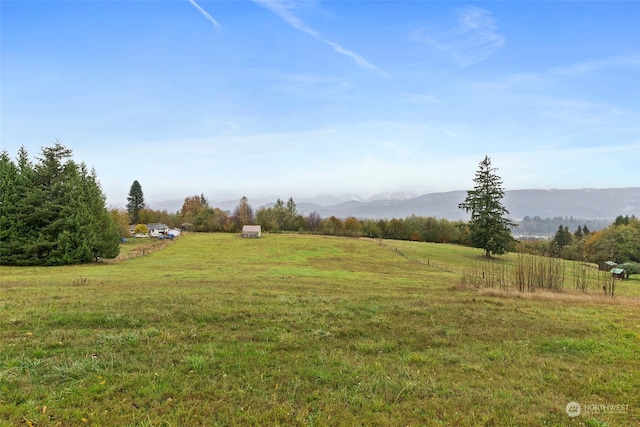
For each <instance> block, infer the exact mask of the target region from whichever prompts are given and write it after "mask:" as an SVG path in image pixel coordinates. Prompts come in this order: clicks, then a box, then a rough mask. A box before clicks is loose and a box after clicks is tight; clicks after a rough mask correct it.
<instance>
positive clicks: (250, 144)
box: [0, 0, 640, 207]
mask: <svg viewBox="0 0 640 427" xmlns="http://www.w3.org/2000/svg"><path fill="white" fill-rule="evenodd" d="M0 19H1V27H0V28H1V29H0V31H1V34H0V36H1V38H0V43H1V45H0V55H1V56H0V60H1V76H0V91H1V92H0V100H1V111H0V119H1V134H0V137H1V147H2V149H3V150H7V151H8V152H9V153H10V154H11V155H12V156H15V155H16V153H17V150H18V148H19V147H20V146H21V145H24V146H25V147H26V148H27V150H28V151H29V153H31V155H32V156H34V157H35V156H36V155H38V153H39V151H40V148H41V147H43V146H49V145H51V144H53V142H54V141H55V140H56V139H58V140H60V142H62V143H63V144H64V145H66V146H68V147H69V148H71V149H73V151H74V153H75V155H74V158H75V159H76V160H81V161H84V162H85V163H87V165H88V166H89V167H94V168H95V169H96V171H97V173H98V177H99V178H100V181H101V183H102V187H103V189H104V191H105V193H106V194H107V198H108V203H109V204H111V205H123V204H124V203H125V201H126V197H127V194H128V191H129V188H130V186H131V183H132V182H133V180H138V181H139V182H140V183H141V185H142V188H143V191H144V193H145V197H146V200H147V201H148V204H149V205H151V207H153V204H154V202H160V201H163V200H170V199H184V198H185V197H187V196H190V195H193V194H200V193H204V194H205V195H206V196H208V198H209V199H210V200H228V199H239V198H240V197H241V196H243V195H246V196H248V197H249V199H250V201H251V200H252V198H254V199H256V198H272V200H275V197H280V198H283V199H286V198H288V197H290V196H292V197H294V199H300V198H305V197H310V196H313V195H315V194H318V193H331V194H335V195H357V196H359V197H362V198H367V197H371V196H373V195H376V194H380V193H395V192H404V193H405V194H407V195H419V194H423V193H428V192H438V191H450V190H465V189H470V188H472V185H473V183H472V179H473V177H474V173H475V171H476V169H477V165H478V163H479V162H480V161H481V160H482V159H483V158H484V155H485V154H486V155H489V156H490V157H491V158H492V161H493V165H494V166H495V167H497V168H499V169H498V174H499V175H500V176H501V177H502V179H503V181H504V187H505V188H506V189H508V190H509V189H524V188H586V187H594V188H606V187H629V186H640V174H639V173H638V167H639V165H640V163H639V160H640V2H637V1H603V2H599V1H585V2H581V1H565V2H563V1H535V2H522V1H496V2H455V1H419V0H417V1H298V0H256V1H240V0H237V1H234V0H228V1H206V0H172V1H153V0H147V1H145V0H140V1H82V0H76V1H55V0H49V1H43V0H41V1H29V0H20V1H11V0H2V1H0Z"/></svg>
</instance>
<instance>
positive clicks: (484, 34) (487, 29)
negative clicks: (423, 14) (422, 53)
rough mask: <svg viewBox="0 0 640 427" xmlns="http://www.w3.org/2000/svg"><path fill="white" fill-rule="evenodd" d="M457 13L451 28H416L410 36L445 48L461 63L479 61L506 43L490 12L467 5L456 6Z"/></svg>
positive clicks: (470, 63) (468, 63) (441, 49)
mask: <svg viewBox="0 0 640 427" xmlns="http://www.w3.org/2000/svg"><path fill="white" fill-rule="evenodd" d="M457 15H458V23H457V25H456V26H455V27H454V28H451V29H449V30H446V31H442V32H439V33H437V34H434V33H432V32H431V31H428V30H426V29H419V30H416V31H414V32H413V33H412V34H411V38H412V39H414V40H416V41H420V42H423V43H426V44H428V45H431V46H433V47H435V48H436V49H437V50H439V51H441V52H444V53H445V54H447V55H449V56H450V58H451V59H452V60H453V61H454V62H455V63H457V64H458V65H459V66H460V67H468V66H471V65H474V64H477V63H479V62H482V61H484V60H486V59H487V58H489V56H491V55H492V54H493V53H495V52H496V51H498V50H500V49H501V48H502V47H503V46H504V45H505V38H504V37H503V36H502V35H500V34H498V32H497V25H496V21H495V19H494V18H493V16H492V15H491V13H490V12H488V11H486V10H485V9H482V8H479V7H476V6H467V7H464V8H461V9H458V10H457Z"/></svg>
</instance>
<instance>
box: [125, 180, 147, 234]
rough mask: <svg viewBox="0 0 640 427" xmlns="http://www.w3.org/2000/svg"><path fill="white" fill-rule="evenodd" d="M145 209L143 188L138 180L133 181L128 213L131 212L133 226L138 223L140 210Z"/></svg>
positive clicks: (128, 200)
mask: <svg viewBox="0 0 640 427" xmlns="http://www.w3.org/2000/svg"><path fill="white" fill-rule="evenodd" d="M144 207H145V204H144V194H143V193H142V186H141V185H140V183H139V182H138V181H137V180H135V181H133V184H131V189H130V190H129V197H127V212H129V218H131V224H137V223H138V221H139V215H140V210H141V209H142V208H144Z"/></svg>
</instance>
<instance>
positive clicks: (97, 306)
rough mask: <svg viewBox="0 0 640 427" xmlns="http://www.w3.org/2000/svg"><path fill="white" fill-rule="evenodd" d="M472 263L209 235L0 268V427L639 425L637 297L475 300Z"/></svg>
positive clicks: (635, 287)
mask: <svg viewBox="0 0 640 427" xmlns="http://www.w3.org/2000/svg"><path fill="white" fill-rule="evenodd" d="M154 245H161V247H154ZM482 253H483V252H482V251H481V250H477V249H471V248H465V247H459V246H452V245H443V244H427V243H418V242H398V241H384V242H380V241H374V240H366V239H349V238H338V237H322V236H309V235H298V234H267V235H265V236H264V237H263V238H260V239H242V238H240V237H239V236H238V235H234V234H220V233H215V234H213V233H207V234H186V235H183V236H182V237H180V238H179V239H176V240H175V241H173V242H162V243H161V242H156V243H153V244H151V243H149V242H146V241H145V242H143V241H142V240H141V241H131V242H128V243H125V244H123V248H122V251H121V259H119V260H113V261H105V262H101V263H97V264H89V265H78V266H68V267H21V268H18V267H0V337H1V340H0V425H9V426H13V425H15V426H78V425H87V426H90V425H96V426H195V425H207V426H209V425H211V426H213V425H220V426H233V425H238V426H240V425H242V426H244V425H313V426H334V425H338V426H342V425H344V426H353V425H371V426H376V425H377V426H396V425H397V426H418V425H426V426H431V425H434V426H448V425H451V426H479V425H491V426H529V425H531V426H533V425H536V426H537V425H548V426H563V425H569V426H578V425H586V426H605V425H606V426H612V427H613V426H634V425H640V362H639V360H640V280H638V278H636V276H632V278H631V280H628V281H624V282H621V284H620V285H619V288H618V292H617V293H616V297H614V298H611V297H605V296H604V295H600V294H596V293H589V294H584V293H581V292H576V291H567V292H564V293H561V294H560V293H552V292H549V293H543V292H534V293H518V292H516V291H509V292H505V291H503V290H501V289H485V288H481V289H477V288H475V287H474V286H470V285H469V284H464V283H463V282H464V280H463V279H464V277H465V274H467V273H465V272H467V271H470V270H471V271H479V269H482V265H483V263H484V261H482V260H481V258H480V255H482ZM515 257H516V255H515V254H511V255H508V256H505V257H499V259H498V260H497V261H492V262H493V263H503V264H505V265H508V264H509V263H514V262H515ZM478 266H480V267H478ZM566 271H567V273H566V274H567V281H568V284H567V286H566V287H567V289H570V288H571V283H572V282H571V280H572V279H571V277H570V276H571V272H572V271H573V270H572V269H571V268H567V270H566ZM594 287H597V284H596V285H594ZM570 402H577V403H578V404H579V405H580V407H579V408H580V413H579V414H578V413H577V410H576V406H575V405H574V406H571V405H570V409H571V411H569V413H570V415H572V416H569V415H568V413H567V405H568V404H569V403H570ZM574 415H577V416H574Z"/></svg>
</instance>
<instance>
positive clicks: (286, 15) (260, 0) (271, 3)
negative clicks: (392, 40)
mask: <svg viewBox="0 0 640 427" xmlns="http://www.w3.org/2000/svg"><path fill="white" fill-rule="evenodd" d="M253 1H254V3H257V4H259V5H260V6H262V7H264V8H265V9H268V10H270V11H271V12H273V13H275V14H276V15H278V16H279V17H280V18H282V19H283V20H284V21H285V22H286V23H287V24H289V25H291V26H292V27H293V28H295V29H296V30H298V31H301V32H303V33H306V34H308V35H310V36H311V37H313V38H314V39H316V40H318V41H319V42H322V43H324V44H326V45H328V46H330V47H331V48H332V49H333V50H334V51H335V52H337V53H339V54H341V55H346V56H348V57H349V58H351V59H353V60H354V61H355V62H356V64H358V65H360V66H361V67H364V68H367V69H369V70H371V71H374V72H376V73H378V74H380V75H382V76H387V74H386V73H385V72H384V71H382V70H380V69H379V68H378V67H376V66H375V65H373V64H372V63H370V62H369V61H367V60H366V59H365V58H364V57H362V56H361V55H358V54H357V53H355V52H353V51H351V50H348V49H345V48H344V47H342V46H341V45H340V44H338V43H336V42H334V41H331V40H327V39H325V38H324V37H322V36H321V35H320V33H318V32H317V31H316V30H314V29H313V28H311V27H309V26H308V25H307V24H306V23H304V22H303V21H302V20H301V19H300V18H298V17H297V16H295V15H294V14H293V13H291V11H290V9H289V6H288V5H287V4H286V3H284V2H282V1H280V0H253Z"/></svg>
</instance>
